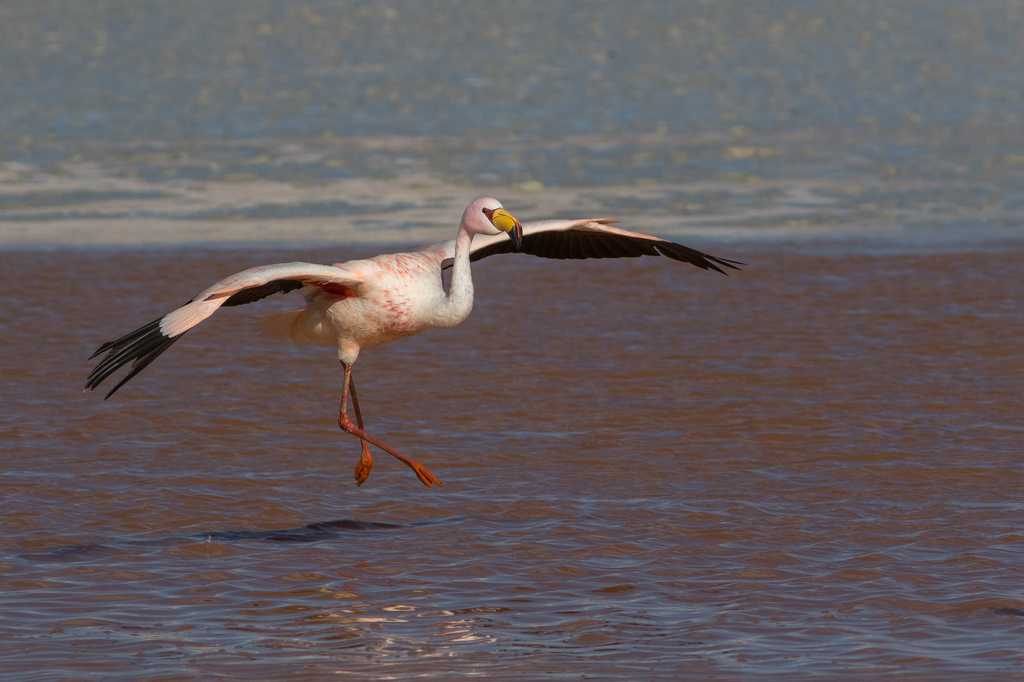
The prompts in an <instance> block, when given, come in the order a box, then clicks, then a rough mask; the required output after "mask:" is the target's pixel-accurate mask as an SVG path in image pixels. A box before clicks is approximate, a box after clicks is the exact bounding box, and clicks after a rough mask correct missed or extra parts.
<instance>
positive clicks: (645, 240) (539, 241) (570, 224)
mask: <svg viewBox="0 0 1024 682" xmlns="http://www.w3.org/2000/svg"><path fill="white" fill-rule="evenodd" d="M615 222H618V221H616V220H610V219H607V218H599V219H593V220H538V221H534V222H529V223H523V245H522V248H521V249H520V252H521V253H528V254H530V255H532V256H539V257H541V258H557V259H562V260H564V259H575V260H581V259H585V258H637V257H639V256H667V257H669V258H671V259H672V260H677V261H681V262H683V263H690V264H691V265H695V266H697V267H698V268H702V269H704V270H715V271H716V272H720V273H722V274H723V275H724V274H726V273H725V270H723V269H722V268H730V269H732V270H738V269H739V268H738V267H737V266H738V265H743V263H740V262H739V261H734V260H729V259H728V258H719V257H717V256H711V255H709V254H706V253H703V252H701V251H698V250H696V249H691V248H690V247H688V246H683V245H682V244H676V243H675V242H670V241H668V240H665V239H661V238H659V237H652V236H650V235H647V234H641V233H639V232H630V231H629V230H623V229H620V228H617V227H613V226H612V225H611V223H615ZM428 248H431V247H428ZM432 248H433V249H439V250H443V251H445V255H446V256H447V257H449V258H450V257H451V256H453V255H454V252H455V244H454V241H453V242H452V243H451V245H450V247H449V243H448V242H445V243H443V244H438V245H436V246H434V247H432ZM449 252H450V253H449ZM497 253H515V247H514V245H513V244H512V241H511V240H510V239H509V238H508V237H507V236H505V235H503V234H502V235H495V236H493V237H492V236H478V237H476V238H475V239H474V240H473V248H472V250H471V251H470V257H469V259H470V260H471V261H478V260H480V259H481V258H486V257H487V256H493V255H494V254H497ZM445 267H446V268H447V267H451V264H450V262H446V265H445Z"/></svg>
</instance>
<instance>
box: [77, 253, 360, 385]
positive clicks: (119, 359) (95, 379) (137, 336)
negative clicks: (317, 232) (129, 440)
mask: <svg viewBox="0 0 1024 682" xmlns="http://www.w3.org/2000/svg"><path fill="white" fill-rule="evenodd" d="M362 281H363V279H362V277H361V276H357V275H355V274H353V273H351V272H349V271H347V270H345V269H343V268H340V267H336V266H330V265H316V264H314V263H280V264H277V265H264V266H260V267H256V268H250V269H249V270H243V271H242V272H239V273H237V274H234V275H231V276H230V277H228V278H227V279H223V280H221V281H220V282H217V283H216V284H214V285H213V286H211V287H209V288H208V289H206V291H204V292H202V293H201V294H199V295H198V296H196V297H195V298H193V299H192V300H191V301H189V302H188V303H186V304H185V305H183V306H182V307H180V308H178V309H177V310H175V311H174V312H172V313H168V314H167V315H164V316H163V317H161V318H160V319H158V320H154V321H152V322H150V323H149V324H147V325H145V326H143V327H139V328H138V329H136V330H135V331H133V332H130V333H128V334H125V335H124V336H122V337H121V338H119V339H117V340H116V341H108V342H107V343H104V344H103V345H102V346H100V347H99V348H98V349H97V350H96V352H95V353H93V354H92V355H91V356H90V357H89V359H90V360H92V359H93V358H95V357H96V356H98V355H102V354H103V353H106V354H107V355H106V357H104V358H103V359H102V360H101V361H100V363H99V364H98V365H96V367H94V368H93V370H92V371H91V372H90V373H89V377H88V379H87V380H86V383H85V388H86V390H92V389H95V388H96V387H97V386H99V385H100V384H101V383H103V382H104V381H105V380H106V379H107V377H109V376H110V375H111V374H113V373H114V372H116V371H117V370H118V369H120V368H121V367H123V366H124V365H126V364H128V363H129V362H130V363H132V366H131V370H130V371H129V372H128V374H127V375H125V377H124V378H123V379H121V381H120V382H118V384H117V385H116V386H114V388H112V389H111V390H110V392H109V393H107V395H106V396H104V398H103V399H104V400H106V399H107V398H109V397H110V396H112V395H113V394H114V393H115V392H116V391H117V389H119V388H121V387H122V386H124V385H125V383H127V382H128V380H129V379H131V378H132V377H134V376H135V375H136V374H138V373H139V372H141V371H142V370H143V369H145V368H146V366H147V365H149V363H151V362H153V360H155V359H156V358H157V357H158V356H159V355H160V354H161V353H163V352H164V351H165V350H167V349H168V348H170V347H171V344H173V343H174V342H175V341H177V340H178V339H180V338H181V337H182V336H183V335H184V334H185V332H187V331H188V330H189V329H192V327H195V326H196V325H197V324H199V323H200V322H202V321H203V320H205V319H206V318H208V317H209V316H210V315H213V313H215V312H216V311H217V309H218V308H220V307H221V306H236V305H244V304H246V303H254V302H256V301H258V300H260V299H263V298H266V297H267V296H270V295H272V294H276V293H287V292H289V291H293V290H295V289H301V288H302V287H306V286H315V287H319V288H321V289H323V290H325V291H327V292H329V293H333V294H339V295H349V296H351V295H355V292H354V289H355V288H356V287H358V286H359V285H360V284H361V283H362Z"/></svg>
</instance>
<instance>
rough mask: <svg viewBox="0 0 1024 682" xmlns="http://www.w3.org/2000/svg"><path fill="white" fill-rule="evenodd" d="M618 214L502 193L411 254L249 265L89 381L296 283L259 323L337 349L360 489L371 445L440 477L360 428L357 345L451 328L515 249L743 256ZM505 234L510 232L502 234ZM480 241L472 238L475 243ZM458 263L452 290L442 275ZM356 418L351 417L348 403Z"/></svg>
mask: <svg viewBox="0 0 1024 682" xmlns="http://www.w3.org/2000/svg"><path fill="white" fill-rule="evenodd" d="M613 222H616V221H614V220H605V219H601V220H545V221H538V222H531V223H526V224H525V225H523V224H521V223H520V222H519V221H518V220H516V219H515V218H514V217H513V216H512V215H511V214H510V213H509V212H508V211H506V210H505V209H504V208H502V206H501V203H500V202H498V201H497V200H496V199H491V198H484V199H477V200H476V201H474V202H473V203H471V204H470V205H469V207H468V208H466V210H465V212H464V213H463V214H462V220H461V222H460V223H459V230H458V233H457V234H456V237H455V239H451V240H448V241H446V242H441V243H439V244H432V245H430V246H425V247H423V248H421V249H419V250H417V251H414V252H412V253H395V254H386V255H382V256H377V257H375V258H370V259H367V260H355V261H348V262H347V263H338V264H336V265H316V264H313V263H279V264H276V265H264V266H260V267H255V268H250V269H248V270H244V271H242V272H239V273H238V274H235V275H231V276H230V277H228V278H227V279H224V280H221V281H220V282H217V283H216V284H214V285H213V286H211V287H210V288H209V289H207V290H206V291H204V292H202V293H201V294H199V295H198V296H196V297H195V298H193V299H192V300H191V301H189V302H188V303H187V304H185V305H184V306H182V307H181V308H178V309H177V310H175V311H174V312H172V313H169V314H167V315H164V316H163V317H161V318H160V319H158V320H155V321H153V322H150V323H149V324H147V325H146V326H144V327H140V328H139V329H136V330H135V331H133V332H131V333H130V334H126V335H124V336H122V337H121V338H119V339H117V340H116V341H110V342H108V343H104V344H103V345H102V346H100V347H99V349H97V351H96V352H95V353H93V354H92V356H91V357H90V358H89V359H90V360H91V359H93V358H95V357H96V356H98V355H101V354H103V353H106V357H104V358H103V359H102V360H101V361H100V363H99V364H98V365H96V367H94V368H93V370H92V372H90V373H89V377H88V379H87V381H86V384H85V388H86V390H90V389H95V388H96V387H97V386H99V385H100V384H101V383H103V381H104V380H106V379H107V377H109V376H110V375H111V374H113V373H114V372H115V371H117V370H118V369H119V368H120V367H122V366H123V365H126V364H128V363H129V362H130V363H132V366H131V369H130V371H129V372H128V374H127V375H126V376H125V377H124V378H123V379H121V381H120V382H118V384H117V385H116V386H114V388H113V389H111V390H110V392H109V393H107V395H106V397H104V400H106V399H107V398H109V397H110V396H111V395H113V394H114V392H115V391H117V389H119V388H121V386H123V385H124V384H125V382H127V381H128V380H129V379H131V378H132V377H134V376H135V375H136V374H138V373H139V372H141V371H142V370H143V369H144V368H145V367H146V366H147V365H149V363H151V362H153V360H155V359H156V358H157V356H158V355H160V354H161V353H163V352H164V351H165V350H167V349H168V348H169V347H170V346H171V344H173V343H174V342H175V341H177V340H178V339H180V338H181V337H182V335H184V334H185V332H187V331H188V330H189V329H192V327H195V326H196V325H197V324H199V323H200V322H202V321H203V320H205V319H206V318H208V317H209V316H210V315H212V314H213V313H215V312H216V311H217V309H218V308H220V307H221V306H235V305H242V304H245V303H253V302H255V301H258V300H260V299H262V298H266V297H267V296H270V295H271V294H276V293H286V292H289V291H294V290H296V289H298V290H299V292H300V293H301V294H302V295H303V296H304V297H305V299H306V305H305V307H304V308H300V309H298V310H292V311H288V312H284V313H277V314H273V315H266V316H263V317H261V318H258V320H257V324H258V325H259V327H260V328H261V329H262V330H263V331H264V332H266V333H267V334H269V335H270V336H275V337H278V338H284V339H290V340H292V341H293V342H294V343H295V344H296V345H297V346H306V345H316V346H324V347H334V348H337V349H338V359H339V360H340V361H341V366H342V367H343V368H344V371H345V382H344V388H343V389H342V393H341V409H340V411H339V413H338V426H340V427H341V429H342V430H343V431H344V432H345V433H348V434H351V435H353V436H356V437H357V438H359V439H360V442H361V444H362V455H361V456H360V458H359V462H358V463H357V464H356V470H355V479H356V485H362V484H363V482H364V481H366V479H367V477H368V476H369V475H370V468H371V467H372V466H373V458H372V457H371V456H370V448H369V445H368V444H373V445H375V446H377V447H378V448H380V449H382V450H384V451H385V452H387V453H388V454H391V455H393V456H395V457H397V458H398V459H399V460H401V461H402V462H404V463H405V464H406V465H408V466H409V467H410V468H412V470H413V471H414V472H415V473H416V476H417V477H418V478H419V479H420V481H422V482H423V484H424V485H426V486H427V487H430V486H431V485H432V484H434V483H436V484H437V485H441V482H440V481H439V480H438V479H437V477H436V476H434V474H432V473H430V471H428V470H427V468H426V467H424V466H423V465H422V464H420V463H419V462H415V461H413V460H411V459H409V458H408V457H406V456H404V455H402V454H400V453H399V452H398V451H396V450H395V449H393V448H391V447H390V446H388V445H385V444H384V443H382V442H381V441H379V440H377V439H376V438H374V437H373V436H371V435H369V434H368V433H366V431H364V430H363V418H362V415H361V414H360V412H359V401H358V399H357V397H356V386H355V383H354V382H353V380H352V364H353V363H354V362H355V361H356V357H357V356H358V355H359V351H360V350H361V349H363V348H373V347H374V346H379V345H381V344H383V343H388V342H390V341H395V340H397V339H401V338H405V337H407V336H413V335H414V334H419V333H420V332H422V331H423V330H425V329H427V328H428V327H440V328H444V329H447V328H450V327H454V326H455V325H457V324H459V323H460V322H462V321H463V320H465V319H466V317H468V316H469V313H470V311H471V310H472V309H473V279H472V275H471V274H470V266H469V264H470V261H476V260H479V259H481V258H485V257H487V256H490V255H493V254H496V253H508V252H510V251H517V252H521V253H528V254H532V255H534V256H540V257H542V258H558V259H567V258H569V259H583V258H635V257H637V256H657V255H663V256H668V257H669V258H671V259H673V260H677V261H682V262H684V263H690V264H692V265H696V266H697V267H699V268H703V269H704V270H715V271H717V272H721V273H722V274H725V271H724V270H722V268H721V267H719V266H722V267H726V268H732V269H734V270H735V269H738V268H736V265H742V263H739V262H737V261H732V260H728V259H725V258H716V257H715V256H709V255H708V254H706V253H701V252H700V251H696V250H694V249H691V248H689V247H686V246H682V245H680V244H675V243H673V242H669V241H666V240H664V239H659V238H657V237H651V236H648V235H645V234H639V233H636V232H628V231H626V230H621V229H618V228H615V227H611V226H610V225H609V223H613ZM504 235H507V236H508V238H507V239H506V238H505V236H504ZM474 237H476V240H475V241H474ZM449 267H450V268H451V269H452V276H451V284H450V286H449V290H448V293H447V294H446V293H445V291H444V287H443V284H442V279H441V273H442V271H443V270H445V269H448V268H449ZM349 395H351V396H352V407H353V411H354V412H355V417H356V423H354V424H353V423H352V420H351V419H350V418H349V416H348V410H347V405H348V399H349Z"/></svg>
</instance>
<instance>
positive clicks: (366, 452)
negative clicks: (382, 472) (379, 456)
mask: <svg viewBox="0 0 1024 682" xmlns="http://www.w3.org/2000/svg"><path fill="white" fill-rule="evenodd" d="M371 467H373V457H372V456H371V455H370V448H369V446H368V445H367V444H366V441H365V440H364V441H363V454H362V456H361V457H360V458H359V461H358V462H356V486H361V485H362V484H364V483H366V479H367V478H369V477H370V468H371Z"/></svg>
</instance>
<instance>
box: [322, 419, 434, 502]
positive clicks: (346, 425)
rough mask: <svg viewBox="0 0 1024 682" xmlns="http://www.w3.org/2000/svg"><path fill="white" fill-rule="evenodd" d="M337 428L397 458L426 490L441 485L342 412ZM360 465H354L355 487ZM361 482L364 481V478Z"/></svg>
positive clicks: (413, 462) (417, 463) (430, 475)
mask: <svg viewBox="0 0 1024 682" xmlns="http://www.w3.org/2000/svg"><path fill="white" fill-rule="evenodd" d="M338 426H340V427H341V430H342V431H344V432H345V433H350V434H352V435H353V436H355V437H356V438H360V439H362V440H363V441H364V442H366V443H370V444H371V445H376V446H377V447H378V448H380V449H381V450H383V451H384V452H386V453H388V454H389V455H391V456H392V457H396V458H398V459H399V460H400V461H401V462H402V463H403V464H405V465H406V466H407V467H409V468H410V469H412V470H413V472H414V473H415V474H416V478H418V479H420V482H422V483H423V485H425V486H427V487H428V488H429V487H430V486H432V485H434V484H435V483H436V484H437V485H438V486H442V485H443V484H442V483H441V481H439V480H438V478H437V476H435V475H434V474H432V473H430V471H429V470H427V468H426V467H425V466H423V465H422V464H420V463H419V462H416V461H414V460H411V459H409V458H408V457H406V456H405V455H403V454H401V453H400V452H398V450H395V449H394V448H392V447H391V446H389V445H385V444H384V443H382V442H380V441H379V440H377V439H376V438H374V437H373V436H371V435H370V434H368V433H366V431H363V430H362V429H361V428H359V427H358V426H356V425H355V424H353V423H352V420H351V419H349V416H348V415H347V414H345V413H344V412H342V413H341V414H339V415H338ZM362 465H363V460H362V459H361V458H360V460H359V464H357V465H356V485H360V483H359V473H360V471H361V467H362ZM366 474H367V475H369V467H367V468H366ZM363 480H366V479H365V478H364V479H363Z"/></svg>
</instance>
